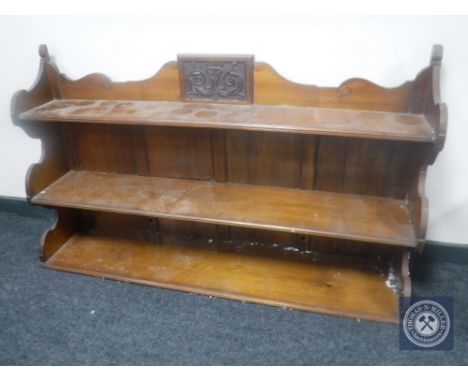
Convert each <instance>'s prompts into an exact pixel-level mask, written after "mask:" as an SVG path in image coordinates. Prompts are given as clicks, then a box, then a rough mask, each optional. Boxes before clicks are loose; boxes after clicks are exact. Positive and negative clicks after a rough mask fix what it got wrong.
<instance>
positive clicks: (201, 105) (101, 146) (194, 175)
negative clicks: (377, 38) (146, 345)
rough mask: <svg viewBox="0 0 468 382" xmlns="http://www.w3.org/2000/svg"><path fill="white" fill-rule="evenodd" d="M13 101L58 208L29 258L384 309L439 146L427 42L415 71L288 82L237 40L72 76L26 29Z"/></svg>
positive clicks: (384, 316)
mask: <svg viewBox="0 0 468 382" xmlns="http://www.w3.org/2000/svg"><path fill="white" fill-rule="evenodd" d="M39 53H40V56H41V66H40V72H39V76H38V79H37V81H36V83H35V84H34V86H33V87H32V89H30V90H28V91H26V90H22V91H19V92H17V93H16V94H15V96H14V97H13V100H12V118H13V121H14V122H15V123H16V124H18V125H20V126H21V127H22V128H23V129H24V130H25V131H26V132H27V133H28V134H29V135H30V136H31V137H34V138H40V139H41V140H42V145H43V156H42V158H41V162H40V163H38V164H35V165H33V166H32V167H31V168H30V170H29V172H28V175H27V182H26V190H27V195H28V198H29V200H30V201H31V202H32V203H34V204H41V205H45V206H49V207H53V208H55V209H56V210H57V221H56V223H55V225H54V227H52V228H51V229H50V230H49V231H47V232H46V233H45V234H44V236H43V238H42V255H41V259H42V260H43V261H44V263H43V265H44V267H47V268H51V269H58V270H65V271H72V272H77V273H82V274H87V275H94V276H101V277H107V278H111V279H118V280H124V281H129V282H135V283H141V284H145V285H152V286H159V287H167V288H172V289H177V290H183V291H192V292H197V293H202V294H210V295H217V296H221V297H227V298H233V299H240V300H246V301H252V302H260V303H266V304H271V305H276V306H283V307H290V308H297V309H303V310H308V311H314V312H320V313H329V314H339V315H343V316H347V317H358V318H363V319H370V320H377V321H382V322H397V317H398V297H399V296H400V295H409V293H410V280H409V272H408V258H409V253H410V252H411V251H412V250H421V249H422V246H423V244H424V237H425V227H426V221H427V199H426V197H425V196H424V176H425V172H426V168H427V166H428V165H429V164H431V163H432V162H433V161H434V160H435V158H436V156H437V154H438V152H439V151H440V150H441V149H442V147H443V143H444V138H445V131H446V125H447V110H446V106H445V104H442V103H441V102H440V97H439V94H438V92H439V85H438V81H439V71H440V65H441V59H442V48H441V47H440V46H434V49H433V54H432V57H431V62H430V65H429V66H428V67H427V68H425V69H424V70H422V71H421V72H420V73H419V74H418V75H417V77H416V79H415V80H414V81H408V82H406V83H405V84H403V85H402V86H400V87H397V88H392V89H390V88H383V87H380V86H378V85H375V84H373V83H371V82H369V81H366V80H363V79H351V80H348V81H345V82H344V83H342V84H341V85H340V86H339V87H337V88H321V87H317V86H309V85H300V84H296V83H292V82H290V81H288V80H286V79H284V78H282V77H281V76H280V75H278V74H277V73H276V72H275V71H274V70H273V69H272V68H271V67H270V66H269V65H267V64H263V63H254V62H253V58H252V57H247V56H239V57H238V58H236V57H234V56H230V57H227V58H226V57H225V58H223V57H207V56H195V57H189V58H187V57H180V58H179V60H178V62H170V63H168V64H166V65H165V66H164V67H163V68H162V69H161V70H160V72H159V73H157V74H156V75H155V76H153V77H152V78H149V79H147V80H144V81H136V82H126V83H114V82H112V81H111V80H110V79H109V78H107V77H105V76H104V75H101V74H92V75H89V76H86V77H84V78H82V79H80V80H76V81H74V80H71V79H69V78H67V77H66V76H64V75H63V74H60V72H59V71H58V69H57V68H56V67H55V65H54V64H53V63H52V62H51V60H50V57H49V54H48V52H47V48H46V47H45V46H41V47H40V51H39Z"/></svg>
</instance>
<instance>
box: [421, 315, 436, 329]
mask: <svg viewBox="0 0 468 382" xmlns="http://www.w3.org/2000/svg"><path fill="white" fill-rule="evenodd" d="M418 321H419V322H420V323H424V326H423V327H422V328H421V332H422V331H424V329H426V328H429V329H430V330H432V331H434V328H433V327H432V326H431V324H432V323H433V322H434V321H435V318H434V317H432V316H431V315H428V316H427V317H426V316H425V315H424V314H423V315H422V316H421V317H419V319H418Z"/></svg>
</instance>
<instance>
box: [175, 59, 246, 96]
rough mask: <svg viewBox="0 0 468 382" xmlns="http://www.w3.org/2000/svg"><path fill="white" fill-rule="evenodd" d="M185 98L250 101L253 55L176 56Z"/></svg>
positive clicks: (182, 92) (182, 93) (182, 94)
mask: <svg viewBox="0 0 468 382" xmlns="http://www.w3.org/2000/svg"><path fill="white" fill-rule="evenodd" d="M178 65H179V71H180V80H181V96H182V99H184V100H185V101H204V100H209V101H220V102H223V101H228V102H240V103H251V102H252V76H253V73H252V70H253V56H226V57H214V56H187V55H179V56H178Z"/></svg>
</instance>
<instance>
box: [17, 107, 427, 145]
mask: <svg viewBox="0 0 468 382" xmlns="http://www.w3.org/2000/svg"><path fill="white" fill-rule="evenodd" d="M20 119H22V120H32V121H55V122H81V123H100V124H116V125H150V126H179V127H193V128H219V129H233V130H250V131H270V132H289V133H299V134H313V135H329V136H341V137H352V138H370V139H382V140H393V141H412V142H433V140H434V134H433V130H432V128H431V127H430V125H429V123H428V122H427V120H426V118H425V117H424V116H423V115H420V114H407V113H394V112H382V111H366V110H347V109H327V108H312V107H297V106H269V105H256V104H254V105H233V104H208V103H184V102H165V101H124V100H84V99H60V100H59V99H57V100H52V101H50V102H47V103H45V104H43V105H40V106H38V107H35V108H33V109H30V110H28V111H26V112H24V113H21V114H20Z"/></svg>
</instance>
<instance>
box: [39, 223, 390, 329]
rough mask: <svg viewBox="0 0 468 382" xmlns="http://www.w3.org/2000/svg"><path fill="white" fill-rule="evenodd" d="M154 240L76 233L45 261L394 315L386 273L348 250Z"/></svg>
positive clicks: (177, 285)
mask: <svg viewBox="0 0 468 382" xmlns="http://www.w3.org/2000/svg"><path fill="white" fill-rule="evenodd" d="M184 244H185V243H184V239H183V238H181V237H180V236H179V237H175V238H172V239H170V238H165V239H164V240H163V242H162V243H161V242H160V241H158V240H157V239H156V238H155V237H154V236H153V235H151V233H148V232H141V231H140V232H138V231H132V230H120V231H119V230H115V228H114V229H113V230H105V229H100V230H99V229H98V230H94V231H93V232H91V233H87V234H79V233H77V234H75V235H74V236H73V237H72V238H71V239H70V240H69V241H68V242H67V243H65V245H63V246H62V247H61V248H60V249H59V250H58V251H57V253H56V254H55V255H54V256H53V257H52V258H50V259H49V260H48V261H47V262H46V263H44V267H46V268H51V269H57V270H65V271H72V272H78V273H83V274H88V275H96V276H99V277H106V278H111V279H117V280H123V281H127V282H135V283H140V284H145V285H152V286H158V287H164V288H170V289H176V290H182V291H189V292H197V293H201V294H207V295H214V296H220V297H225V298H233V299H238V300H239V299H240V300H244V301H251V302H257V303H263V304H270V305H276V306H282V307H289V308H296V309H301V310H308V311H314V312H321V313H328V314H338V315H344V316H348V317H358V318H363V319H372V320H377V321H382V322H396V321H397V300H396V299H395V295H394V292H393V291H392V290H391V289H390V288H388V287H387V286H386V281H387V277H386V272H384V271H383V270H382V269H379V268H376V267H373V266H372V263H366V262H362V261H359V260H357V259H353V258H352V257H341V258H336V257H326V256H320V255H317V256H314V255H308V256H304V255H298V254H295V253H272V251H271V250H270V251H267V252H265V251H262V250H257V251H253V252H252V251H251V250H250V251H248V250H245V249H243V250H240V249H238V250H236V251H232V250H223V249H219V248H218V247H217V246H216V245H214V244H211V245H210V244H207V243H206V242H205V244H204V245H195V246H194V244H193V240H191V244H190V246H185V245H184Z"/></svg>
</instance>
